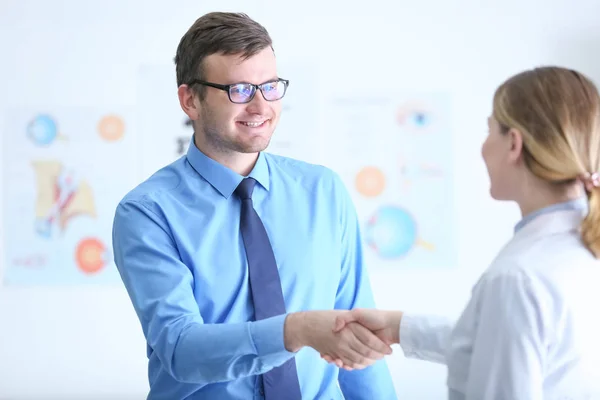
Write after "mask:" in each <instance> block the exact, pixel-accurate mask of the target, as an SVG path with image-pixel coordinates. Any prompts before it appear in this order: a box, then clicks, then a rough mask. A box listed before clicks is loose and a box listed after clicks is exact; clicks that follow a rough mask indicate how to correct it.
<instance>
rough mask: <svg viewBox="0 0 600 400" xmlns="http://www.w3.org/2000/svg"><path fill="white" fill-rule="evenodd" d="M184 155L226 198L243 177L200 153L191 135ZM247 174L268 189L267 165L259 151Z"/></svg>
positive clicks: (263, 155)
mask: <svg viewBox="0 0 600 400" xmlns="http://www.w3.org/2000/svg"><path fill="white" fill-rule="evenodd" d="M186 157H187V160H188V161H189V163H190V164H191V165H192V167H193V168H194V169H195V170H196V172H197V173H198V174H199V175H200V176H202V177H203V178H204V179H206V181H208V183H210V184H211V185H212V186H213V187H214V188H215V189H217V191H218V192H219V193H221V195H222V196H223V197H225V198H226V199H228V198H229V197H230V196H231V195H232V194H233V192H234V191H235V189H236V188H237V187H238V185H239V184H240V182H241V181H242V180H243V179H244V178H245V177H244V176H242V175H240V174H238V173H237V172H235V171H233V170H232V169H229V168H227V167H226V166H224V165H222V164H219V163H218V162H217V161H215V160H213V159H212V158H210V157H208V156H207V155H206V154H204V153H202V152H201V151H200V150H199V149H198V147H196V144H195V143H194V136H193V135H192V140H191V143H190V145H189V147H188V151H187V155H186ZM248 176H249V177H252V178H254V179H256V181H257V182H258V183H259V184H260V185H261V186H262V187H264V188H265V189H266V190H269V166H268V164H267V159H266V157H265V154H264V153H262V152H260V153H259V155H258V159H257V160H256V164H255V165H254V168H253V169H252V171H250V174H249V175H248Z"/></svg>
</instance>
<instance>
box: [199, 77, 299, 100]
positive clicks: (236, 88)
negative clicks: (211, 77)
mask: <svg viewBox="0 0 600 400" xmlns="http://www.w3.org/2000/svg"><path fill="white" fill-rule="evenodd" d="M189 84H190V85H193V84H199V85H204V86H210V87H213V88H215V89H220V90H223V91H225V92H227V95H228V96H229V101H231V102H232V103H235V104H244V103H249V102H250V101H252V99H253V98H254V95H256V91H257V90H260V92H261V93H262V96H263V98H264V99H265V100H267V101H277V100H280V99H282V98H283V96H285V92H286V91H287V88H288V85H289V84H290V81H289V80H287V79H277V80H274V81H270V82H265V83H261V84H260V85H255V84H253V83H233V84H231V85H220V84H218V83H212V82H206V81H203V80H200V79H194V80H192V81H191V82H190V83H189Z"/></svg>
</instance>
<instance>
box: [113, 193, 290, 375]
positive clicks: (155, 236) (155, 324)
mask: <svg viewBox="0 0 600 400" xmlns="http://www.w3.org/2000/svg"><path fill="white" fill-rule="evenodd" d="M113 247H114V254H115V263H116V266H117V269H118V271H119V273H120V275H121V278H122V280H123V283H124V285H125V288H126V289H127V292H128V294H129V297H130V298H131V301H132V303H133V307H134V309H135V311H136V313H137V316H138V318H139V320H140V322H141V325H142V329H143V332H144V335H145V337H146V340H147V343H148V349H149V352H150V353H152V352H154V353H156V356H157V357H158V358H159V359H160V361H161V363H162V365H163V367H164V368H165V370H166V371H168V373H169V374H170V375H171V376H173V378H174V379H176V380H178V381H180V382H187V383H197V384H207V383H214V382H223V381H230V380H234V379H237V378H240V377H244V376H249V375H257V374H262V373H264V372H266V371H268V370H270V369H272V368H274V367H277V366H279V365H281V364H283V363H284V362H285V361H286V360H288V359H289V358H291V357H293V355H294V353H291V352H288V351H287V350H286V349H285V345H284V339H283V337H284V332H283V329H284V323H285V317H286V316H285V315H282V316H277V317H273V318H269V319H265V320H261V321H256V322H244V323H228V324H208V323H204V320H203V319H202V315H201V314H200V312H199V310H198V304H197V303H196V300H195V297H194V292H193V289H194V276H193V274H192V271H191V270H190V269H189V268H188V267H187V266H186V265H185V264H183V263H182V262H181V260H180V257H179V253H178V250H177V248H176V246H175V244H174V241H173V239H172V236H171V233H170V229H169V227H168V225H167V223H166V222H165V220H164V219H163V218H161V217H159V216H158V214H157V213H155V212H154V211H152V210H151V209H150V207H149V206H147V205H146V204H145V203H141V202H134V201H128V202H123V203H121V204H120V205H119V206H118V207H117V211H116V214H115V219H114V224H113Z"/></svg>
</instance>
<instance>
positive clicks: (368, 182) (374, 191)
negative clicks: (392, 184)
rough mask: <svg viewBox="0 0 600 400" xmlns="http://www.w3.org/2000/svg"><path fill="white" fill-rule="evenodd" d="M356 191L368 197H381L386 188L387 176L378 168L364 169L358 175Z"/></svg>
mask: <svg viewBox="0 0 600 400" xmlns="http://www.w3.org/2000/svg"><path fill="white" fill-rule="evenodd" d="M355 183H356V189H357V190H358V191H359V192H360V193H361V194H363V195H364V196H367V197H375V196H379V195H380V194H381V193H382V192H383V189H384V188H385V175H384V174H383V172H382V171H381V170H380V169H379V168H377V167H364V168H363V169H361V170H360V172H359V173H358V174H357V175H356V182H355Z"/></svg>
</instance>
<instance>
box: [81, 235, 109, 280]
mask: <svg viewBox="0 0 600 400" xmlns="http://www.w3.org/2000/svg"><path fill="white" fill-rule="evenodd" d="M105 251H106V248H105V247H104V244H102V242H101V241H99V240H98V239H94V238H87V239H83V240H82V241H81V242H79V244H78V245H77V250H76V251H75V260H76V261H77V266H78V267H79V269H80V270H81V271H83V272H84V273H86V274H93V273H96V272H98V271H100V270H101V269H102V268H103V267H104V264H105V260H104V254H105Z"/></svg>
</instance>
